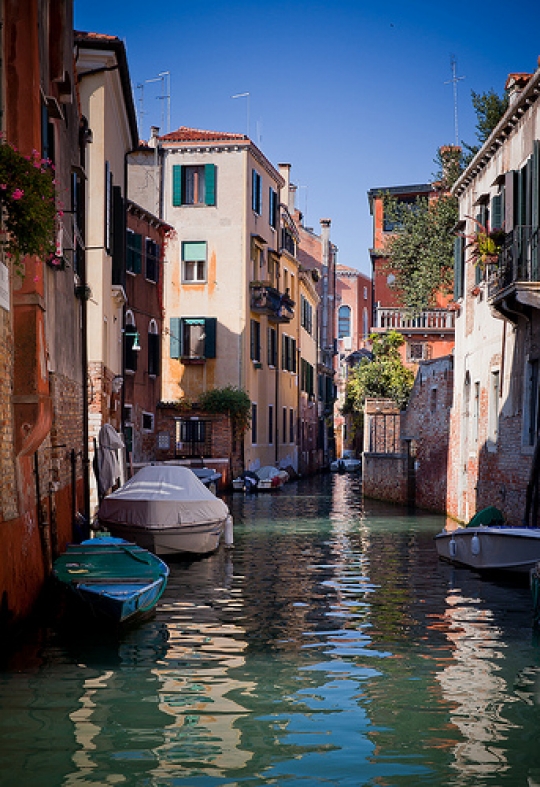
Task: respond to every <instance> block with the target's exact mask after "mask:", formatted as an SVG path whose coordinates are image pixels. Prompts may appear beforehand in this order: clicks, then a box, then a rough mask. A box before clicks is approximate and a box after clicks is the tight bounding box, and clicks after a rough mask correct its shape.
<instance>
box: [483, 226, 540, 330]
mask: <svg viewBox="0 0 540 787" xmlns="http://www.w3.org/2000/svg"><path fill="white" fill-rule="evenodd" d="M538 240H539V238H538V227H529V226H525V225H519V226H516V227H514V229H513V231H512V232H509V233H508V234H507V235H506V238H505V241H504V246H503V248H502V251H501V253H500V255H499V262H498V263H495V264H493V265H489V266H487V269H486V281H487V291H488V299H489V302H490V305H491V306H492V308H494V309H495V310H496V311H497V312H499V313H500V314H502V315H503V316H505V317H507V318H508V319H510V320H511V321H512V322H515V321H516V317H517V313H525V312H526V311H527V309H528V308H531V307H532V308H536V309H540V252H539V248H538Z"/></svg>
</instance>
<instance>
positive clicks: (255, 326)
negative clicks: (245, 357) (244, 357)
mask: <svg viewBox="0 0 540 787" xmlns="http://www.w3.org/2000/svg"><path fill="white" fill-rule="evenodd" d="M249 339H250V349H249V357H250V358H251V360H252V361H260V360H261V324H260V322H258V321H257V320H251V321H250V324H249Z"/></svg>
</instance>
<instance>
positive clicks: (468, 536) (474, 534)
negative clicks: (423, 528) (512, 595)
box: [435, 507, 540, 573]
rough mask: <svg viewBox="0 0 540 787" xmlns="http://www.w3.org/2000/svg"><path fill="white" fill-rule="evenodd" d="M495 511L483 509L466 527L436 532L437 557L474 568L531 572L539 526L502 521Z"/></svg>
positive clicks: (539, 546) (538, 550)
mask: <svg viewBox="0 0 540 787" xmlns="http://www.w3.org/2000/svg"><path fill="white" fill-rule="evenodd" d="M497 514H499V515H500V512H498V511H497V509H495V508H493V507H490V508H488V509H483V510H482V511H481V512H479V513H478V514H477V515H476V517H473V519H472V520H471V522H469V524H468V525H467V527H458V528H456V529H455V530H443V531H442V532H441V533H439V534H438V535H436V536H435V544H436V547H437V552H438V555H439V557H440V558H442V559H443V560H446V561H448V562H450V563H454V564H456V565H461V566H466V567H467V568H472V569H476V570H477V571H507V572H519V573H522V572H527V573H528V572H530V570H531V569H532V568H534V567H535V566H536V564H537V563H538V562H539V561H540V528H536V527H511V526H509V525H505V524H501V521H502V515H501V516H497ZM490 516H491V520H490ZM489 521H491V522H492V523H491V524H488V522H489Z"/></svg>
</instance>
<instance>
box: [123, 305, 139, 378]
mask: <svg viewBox="0 0 540 787" xmlns="http://www.w3.org/2000/svg"><path fill="white" fill-rule="evenodd" d="M140 349H141V348H140V345H139V334H138V333H137V326H136V325H135V317H134V316H133V312H132V311H127V312H126V328H125V331H124V365H125V369H126V371H127V372H136V371H137V359H138V355H139V351H140Z"/></svg>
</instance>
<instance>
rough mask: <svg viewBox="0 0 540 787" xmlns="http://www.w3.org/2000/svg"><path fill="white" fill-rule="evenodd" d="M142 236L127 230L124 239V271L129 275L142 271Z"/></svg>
mask: <svg viewBox="0 0 540 787" xmlns="http://www.w3.org/2000/svg"><path fill="white" fill-rule="evenodd" d="M142 240H143V239H142V235H139V233H138V232H133V230H127V238H126V270H127V271H129V273H140V272H141V271H142Z"/></svg>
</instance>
